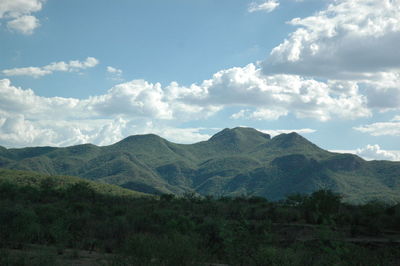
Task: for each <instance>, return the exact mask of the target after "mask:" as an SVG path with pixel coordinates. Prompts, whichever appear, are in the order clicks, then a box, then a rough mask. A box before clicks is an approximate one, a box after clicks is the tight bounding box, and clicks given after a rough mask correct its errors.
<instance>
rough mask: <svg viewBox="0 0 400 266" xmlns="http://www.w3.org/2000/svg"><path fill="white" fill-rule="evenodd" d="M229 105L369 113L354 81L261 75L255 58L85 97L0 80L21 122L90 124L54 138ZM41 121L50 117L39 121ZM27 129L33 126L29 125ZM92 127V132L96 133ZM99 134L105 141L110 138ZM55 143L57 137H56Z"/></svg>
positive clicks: (262, 116) (3, 105) (269, 115)
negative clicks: (206, 74)
mask: <svg viewBox="0 0 400 266" xmlns="http://www.w3.org/2000/svg"><path fill="white" fill-rule="evenodd" d="M96 63H97V60H96V59H94V60H90V59H88V60H86V61H85V62H80V61H70V62H68V63H65V62H57V63H52V64H50V65H47V66H45V67H42V68H34V71H39V73H40V71H49V72H53V71H75V70H76V69H82V68H86V67H90V66H94V65H95V64H96ZM22 72H24V71H22ZM30 72H32V71H30ZM37 75H41V74H37ZM226 107H242V108H243V109H242V111H240V112H239V113H237V114H234V115H232V118H243V119H253V120H276V119H279V118H280V117H282V116H286V115H288V114H293V115H295V116H297V117H300V118H303V117H307V118H313V119H317V120H320V121H327V120H329V119H332V118H334V117H339V118H343V119H352V118H357V117H365V116H369V115H370V111H369V110H368V108H367V104H366V99H365V97H364V96H362V95H361V94H360V93H359V89H358V86H357V84H355V83H353V82H344V81H327V82H322V81H316V80H312V79H305V78H303V77H300V76H297V75H269V76H266V75H264V74H263V73H262V71H261V69H260V68H258V67H257V66H256V65H254V64H249V65H247V66H246V67H243V68H231V69H226V70H222V71H219V72H217V73H215V74H214V75H213V76H212V78H211V79H209V80H205V81H203V82H201V83H200V84H192V85H190V86H181V85H179V84H178V83H176V82H172V83H171V84H169V85H168V86H165V87H163V86H162V85H161V84H159V83H155V84H153V83H149V82H147V81H144V80H133V81H129V82H124V83H121V84H118V85H115V86H114V87H112V88H111V89H109V90H108V91H107V92H106V93H105V94H102V95H97V96H92V97H89V98H86V99H76V98H63V97H40V96H38V95H36V94H35V93H34V92H33V91H32V90H30V89H22V88H17V87H15V86H12V85H11V82H10V80H8V79H3V80H0V113H1V115H2V117H5V118H8V117H9V118H10V119H14V118H13V117H15V116H16V115H18V114H24V121H26V124H27V125H28V124H29V123H31V124H32V125H33V126H34V128H38V130H39V131H38V132H41V131H40V130H42V129H45V128H47V127H50V128H54V127H56V125H59V124H60V122H59V121H70V120H71V119H74V120H78V121H82V123H86V124H89V125H92V128H88V129H83V128H82V126H79V127H74V126H67V128H68V130H69V131H68V132H69V133H68V134H67V133H66V135H62V134H61V133H60V132H59V131H58V130H56V131H55V132H56V133H54V132H53V133H52V134H55V136H58V137H56V139H58V138H59V137H60V136H64V138H65V140H66V141H65V142H63V144H65V143H75V142H77V143H79V142H86V141H89V140H92V141H96V143H103V142H102V141H101V139H107V138H106V135H107V134H103V135H102V134H100V133H98V131H99V130H100V129H99V127H100V126H99V124H97V122H98V121H101V120H102V119H103V120H104V119H105V121H106V122H104V123H106V124H109V125H111V126H108V127H106V128H104V129H102V130H103V131H102V132H108V131H107V130H106V129H107V128H119V129H120V130H122V129H123V128H125V126H123V123H122V122H123V121H127V122H126V124H129V123H131V121H136V120H150V121H151V120H154V121H170V122H173V121H181V122H183V121H194V120H196V119H205V118H207V117H210V116H211V115H214V114H216V113H217V112H218V111H220V110H222V109H224V108H226ZM116 118H118V119H120V120H118V123H117V122H111V121H114V120H115V119H116ZM121 119H122V120H121ZM41 121H50V122H48V123H47V124H44V123H42V122H41ZM96 121H97V122H96ZM39 122H40V123H39ZM102 125H103V126H104V124H102ZM64 126H65V125H64ZM93 127H94V128H97V129H96V130H95V129H93ZM57 128H62V126H60V127H57ZM127 128H130V127H127ZM187 130H188V129H186V131H185V132H186V133H185V134H186V137H187V138H190V139H192V140H195V139H196V138H198V139H200V138H202V137H203V136H201V135H199V134H198V133H196V132H195V131H192V132H189V131H187ZM32 132H35V130H34V129H32ZM93 132H97V133H93ZM124 132H125V131H124ZM167 132H174V131H173V130H172V129H170V130H169V131H166V130H164V133H163V134H167ZM40 134H41V135H44V134H42V133H38V136H39V135H40ZM94 135H96V136H97V137H96V138H94V137H93V136H94ZM114 135H115V136H120V135H121V136H122V135H123V134H122V133H121V134H119V133H118V134H114ZM173 135H174V134H173V133H171V136H173ZM73 136H75V137H73ZM48 139H51V138H50V137H48ZM104 141H105V143H108V142H109V141H111V140H108V141H106V140H104ZM40 143H42V142H40ZM54 143H58V144H59V145H60V143H59V142H57V141H55V142H54Z"/></svg>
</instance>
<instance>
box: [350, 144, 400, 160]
mask: <svg viewBox="0 0 400 266" xmlns="http://www.w3.org/2000/svg"><path fill="white" fill-rule="evenodd" d="M356 154H357V155H359V156H361V157H363V158H364V159H366V160H390V161H400V152H398V151H387V150H382V149H381V147H379V145H367V146H365V147H364V148H361V149H357V150H356Z"/></svg>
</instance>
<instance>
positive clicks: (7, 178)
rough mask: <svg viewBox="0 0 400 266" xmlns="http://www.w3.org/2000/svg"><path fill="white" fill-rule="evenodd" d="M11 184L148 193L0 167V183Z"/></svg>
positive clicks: (116, 193)
mask: <svg viewBox="0 0 400 266" xmlns="http://www.w3.org/2000/svg"><path fill="white" fill-rule="evenodd" d="M1 184H12V185H16V186H19V187H28V188H32V187H37V188H39V187H44V186H49V187H51V188H53V189H66V188H69V187H72V186H73V185H83V186H88V188H90V189H92V190H93V191H94V192H95V193H99V194H103V195H106V196H122V197H124V196H127V197H148V196H150V195H148V194H145V193H142V192H137V191H133V190H129V189H124V188H121V187H119V186H115V185H110V184H104V183H99V182H93V181H89V180H85V179H82V178H79V177H73V176H56V175H45V174H40V173H37V172H29V171H20V170H10V169H0V185H1Z"/></svg>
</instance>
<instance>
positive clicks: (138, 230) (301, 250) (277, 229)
mask: <svg viewBox="0 0 400 266" xmlns="http://www.w3.org/2000/svg"><path fill="white" fill-rule="evenodd" d="M10 175H13V172H11V171H8V172H3V176H10ZM16 175H19V176H20V178H19V179H18V182H15V181H13V180H14V179H13V178H4V177H3V178H0V265H56V264H61V263H62V261H59V260H57V258H58V256H60V254H63V253H64V252H66V250H67V249H73V250H76V251H77V252H76V254H75V256H76V257H77V258H78V259H79V252H81V251H83V250H87V251H92V252H97V253H99V254H103V261H104V263H105V264H107V265H204V263H223V264H229V265H399V262H400V248H399V247H400V243H399V239H400V205H393V206H389V205H385V204H382V203H379V202H370V203H368V204H365V205H359V206H352V205H348V204H345V203H342V202H341V197H340V196H339V195H338V194H335V193H333V192H331V191H328V190H320V191H317V192H314V193H312V194H311V195H291V196H289V197H288V198H286V199H285V200H282V201H280V202H269V201H267V200H266V199H265V198H260V197H236V198H229V197H221V198H212V197H202V198H200V197H197V196H196V195H194V194H186V195H184V196H183V197H176V196H174V195H161V196H159V197H148V196H147V197H135V196H132V195H127V194H123V193H122V194H120V193H108V192H107V189H103V190H101V191H102V192H101V191H99V190H97V189H95V188H93V187H92V186H91V185H90V183H88V182H83V181H78V182H66V183H63V184H61V185H60V182H59V181H57V180H58V179H57V178H54V177H37V178H35V180H36V181H34V182H33V184H32V179H30V178H29V174H28V173H21V172H16ZM33 244H34V245H35V247H42V250H43V249H45V248H48V247H54V250H53V251H51V250H50V249H47V250H48V252H47V253H46V254H45V255H43V253H40V252H37V253H35V254H33V255H32V253H30V255H29V257H27V256H24V255H23V254H25V253H27V252H28V251H29V250H30V249H32V245H33ZM16 250H17V251H20V253H16V252H17V251H16ZM78 251H79V252H78ZM24 252H25V253H24ZM15 254H18V255H15ZM21 254H22V255H21Z"/></svg>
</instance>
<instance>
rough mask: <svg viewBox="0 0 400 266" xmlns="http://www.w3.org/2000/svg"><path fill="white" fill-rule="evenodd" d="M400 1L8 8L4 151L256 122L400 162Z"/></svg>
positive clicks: (52, 1) (194, 133) (185, 134)
mask: <svg viewBox="0 0 400 266" xmlns="http://www.w3.org/2000/svg"><path fill="white" fill-rule="evenodd" d="M399 7H400V0H379V1H378V0H358V1H350V0H338V1H329V0H326V1H321V0H319V1H316V0H303V1H299V0H297V1H296V0H267V1H266V0H260V1H258V0H257V1H253V0H240V1H239V0H238V1H232V0H218V1H217V0H196V1H187V0H179V1H177V0H174V1H173V0H168V1H166V0H146V1H128V0H118V1H106V0H98V1H96V3H95V4H94V2H93V1H81V0H79V1H78V0H68V1H67V0H57V1H56V0H47V1H43V0H0V23H1V24H0V59H1V60H0V145H2V146H5V147H24V146H43V145H52V146H67V145H73V144H79V143H87V142H90V143H95V144H98V145H108V144H111V143H113V142H115V141H118V140H120V139H121V138H123V137H126V136H129V135H132V134H144V133H156V134H159V135H161V136H163V137H165V138H166V139H168V140H171V141H174V142H178V143H193V142H196V141H200V140H205V139H207V138H208V137H209V136H210V135H212V134H214V133H215V132H217V131H219V130H221V129H223V128H226V127H235V126H249V127H254V128H257V129H259V130H263V131H266V132H269V133H271V134H273V135H276V134H279V133H282V132H290V131H297V132H299V133H300V134H302V135H303V136H305V137H306V138H308V139H310V140H311V141H313V142H314V143H316V144H317V145H319V146H321V147H323V148H325V149H329V150H341V151H351V152H355V153H357V154H359V155H360V156H363V157H364V158H367V159H389V160H400V153H399V152H398V150H400V141H399V140H400V111H399V110H400V52H399V51H398V50H399V49H397V45H398V42H399V41H400V19H399V18H400V8H399Z"/></svg>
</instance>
